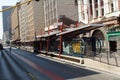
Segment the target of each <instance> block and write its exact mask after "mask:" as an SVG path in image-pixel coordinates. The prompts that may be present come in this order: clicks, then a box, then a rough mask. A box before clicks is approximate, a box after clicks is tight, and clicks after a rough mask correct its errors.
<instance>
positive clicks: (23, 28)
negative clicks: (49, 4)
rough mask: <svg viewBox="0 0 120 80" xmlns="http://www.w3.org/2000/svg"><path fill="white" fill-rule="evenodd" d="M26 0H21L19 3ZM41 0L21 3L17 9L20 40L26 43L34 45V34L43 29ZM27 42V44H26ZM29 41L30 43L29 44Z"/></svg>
mask: <svg viewBox="0 0 120 80" xmlns="http://www.w3.org/2000/svg"><path fill="white" fill-rule="evenodd" d="M24 1H26V0H21V2H20V3H22V2H24ZM43 12H44V11H43V2H42V0H40V1H37V2H36V1H31V2H28V3H27V4H23V5H21V6H20V9H19V24H20V37H21V42H23V44H26V45H28V46H29V45H30V46H31V47H32V46H34V47H35V44H34V42H35V41H36V39H37V38H36V36H37V35H39V34H40V31H41V30H43V29H44V16H43ZM28 43H29V44H28ZM30 43H31V44H30Z"/></svg>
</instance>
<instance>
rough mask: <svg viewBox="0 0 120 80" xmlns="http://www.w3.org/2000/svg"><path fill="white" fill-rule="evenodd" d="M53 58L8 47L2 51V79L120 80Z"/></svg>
mask: <svg viewBox="0 0 120 80" xmlns="http://www.w3.org/2000/svg"><path fill="white" fill-rule="evenodd" d="M46 57H47V56H46ZM51 59H52V58H51ZM51 59H47V58H43V57H40V56H36V54H32V53H30V52H26V51H22V50H18V49H12V51H11V52H10V50H9V49H8V48H6V49H4V50H3V51H1V52H0V80H66V79H67V80H120V77H118V76H115V75H113V74H109V73H103V72H96V71H92V70H88V69H87V68H86V67H83V66H78V67H76V66H72V65H70V64H68V63H65V62H59V61H55V60H51Z"/></svg>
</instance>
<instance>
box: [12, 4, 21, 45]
mask: <svg viewBox="0 0 120 80" xmlns="http://www.w3.org/2000/svg"><path fill="white" fill-rule="evenodd" d="M18 4H19V3H17V4H16V5H18ZM18 11H19V7H16V8H14V9H13V11H12V13H11V29H12V43H13V44H14V45H17V46H18V43H19V42H20V28H19V16H18Z"/></svg>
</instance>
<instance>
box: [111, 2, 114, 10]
mask: <svg viewBox="0 0 120 80" xmlns="http://www.w3.org/2000/svg"><path fill="white" fill-rule="evenodd" d="M113 11H114V6H113V3H111V12H113Z"/></svg>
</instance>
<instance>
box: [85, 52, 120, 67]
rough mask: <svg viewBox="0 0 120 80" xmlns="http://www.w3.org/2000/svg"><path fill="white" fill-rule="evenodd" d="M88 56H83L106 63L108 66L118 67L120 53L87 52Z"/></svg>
mask: <svg viewBox="0 0 120 80" xmlns="http://www.w3.org/2000/svg"><path fill="white" fill-rule="evenodd" d="M87 52H88V53H89V55H85V56H84V57H87V58H90V59H93V60H96V61H99V62H101V63H106V64H108V65H113V66H118V67H120V51H117V52H112V51H106V52H104V53H99V52H93V51H87Z"/></svg>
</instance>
